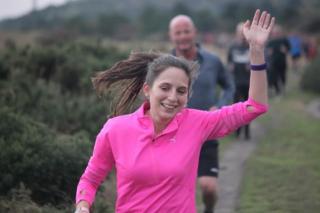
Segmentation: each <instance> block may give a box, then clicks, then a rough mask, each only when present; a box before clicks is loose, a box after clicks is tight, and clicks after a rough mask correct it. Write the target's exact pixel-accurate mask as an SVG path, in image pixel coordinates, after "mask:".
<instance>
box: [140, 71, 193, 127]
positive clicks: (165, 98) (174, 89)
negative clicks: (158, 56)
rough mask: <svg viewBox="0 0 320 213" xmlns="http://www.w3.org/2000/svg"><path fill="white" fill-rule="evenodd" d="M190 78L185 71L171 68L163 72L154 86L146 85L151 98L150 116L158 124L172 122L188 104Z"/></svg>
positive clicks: (148, 95)
mask: <svg viewBox="0 0 320 213" xmlns="http://www.w3.org/2000/svg"><path fill="white" fill-rule="evenodd" d="M188 85H189V78H188V76H187V74H186V73H185V71H184V70H182V69H180V68H176V67H169V68H167V69H165V70H164V71H162V72H161V73H160V74H159V76H158V77H157V78H156V79H155V80H154V82H153V84H152V86H150V85H147V84H145V85H144V88H143V89H144V93H145V95H146V97H149V101H150V115H151V117H152V119H153V120H155V121H158V122H168V121H170V120H171V119H172V118H173V117H174V116H175V115H176V114H177V113H178V112H180V111H181V109H182V108H183V107H184V106H185V105H186V104H187V101H188V92H189V86H188Z"/></svg>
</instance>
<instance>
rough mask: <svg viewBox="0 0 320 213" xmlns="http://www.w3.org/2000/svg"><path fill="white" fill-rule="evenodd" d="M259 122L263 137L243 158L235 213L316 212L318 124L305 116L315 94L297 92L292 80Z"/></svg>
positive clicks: (319, 197)
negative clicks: (240, 185)
mask: <svg viewBox="0 0 320 213" xmlns="http://www.w3.org/2000/svg"><path fill="white" fill-rule="evenodd" d="M289 81H291V85H290V86H289V89H288V90H287V93H286V94H285V95H284V96H283V97H281V99H280V100H279V99H274V100H272V101H271V109H270V113H269V115H268V116H265V118H264V119H263V120H262V123H263V125H264V127H265V128H267V134H266V135H265V136H264V137H263V138H262V141H261V142H260V143H259V145H258V148H257V150H256V152H255V153H254V155H253V156H252V157H251V158H250V159H249V161H248V164H247V168H246V174H245V177H244V178H243V184H242V186H243V188H242V193H241V196H240V201H239V207H238V210H237V211H236V212H240V213H260V212H261V213H265V212H268V213H269V212H274V213H302V212H303V213H317V212H320V137H319V134H320V121H319V120H317V119H316V118H313V117H312V116H311V115H310V114H308V113H307V112H306V109H305V108H306V106H307V105H308V103H309V102H310V101H311V100H313V99H314V98H316V96H315V95H312V94H307V93H303V92H301V91H300V90H299V89H298V86H297V85H298V78H297V77H296V76H291V78H290V79H289Z"/></svg>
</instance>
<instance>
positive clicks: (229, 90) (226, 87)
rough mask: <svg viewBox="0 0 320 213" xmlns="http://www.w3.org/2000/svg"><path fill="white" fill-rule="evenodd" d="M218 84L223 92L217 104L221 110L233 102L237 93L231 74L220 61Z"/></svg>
mask: <svg viewBox="0 0 320 213" xmlns="http://www.w3.org/2000/svg"><path fill="white" fill-rule="evenodd" d="M218 84H219V86H220V87H221V88H222V90H223V91H222V94H221V96H220V98H219V101H218V104H217V107H218V108H220V107H222V106H224V105H227V104H229V103H231V102H232V100H233V95H234V92H235V84H234V81H233V78H232V76H231V73H230V72H228V71H227V70H226V69H225V68H224V66H223V64H222V62H221V61H219V68H218Z"/></svg>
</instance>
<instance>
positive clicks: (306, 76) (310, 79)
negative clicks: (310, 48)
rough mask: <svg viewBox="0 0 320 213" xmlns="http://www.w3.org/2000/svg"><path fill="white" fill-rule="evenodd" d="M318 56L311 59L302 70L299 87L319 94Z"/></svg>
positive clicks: (319, 63)
mask: <svg viewBox="0 0 320 213" xmlns="http://www.w3.org/2000/svg"><path fill="white" fill-rule="evenodd" d="M319 70H320V56H319V55H318V57H317V58H316V59H315V60H313V61H312V62H311V63H310V64H309V65H307V67H306V68H305V70H304V73H303V75H302V78H301V82H300V85H301V88H302V89H304V90H307V91H310V92H314V93H318V94H320V73H319Z"/></svg>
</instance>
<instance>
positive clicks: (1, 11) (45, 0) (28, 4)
mask: <svg viewBox="0 0 320 213" xmlns="http://www.w3.org/2000/svg"><path fill="white" fill-rule="evenodd" d="M33 1H34V0H0V20H2V19H4V18H13V17H17V16H21V15H24V14H26V13H28V12H30V11H31V9H32V5H33V3H32V2H33ZM35 1H36V2H37V8H38V9H42V8H44V7H47V6H49V5H61V4H63V3H65V2H66V1H67V0H35Z"/></svg>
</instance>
